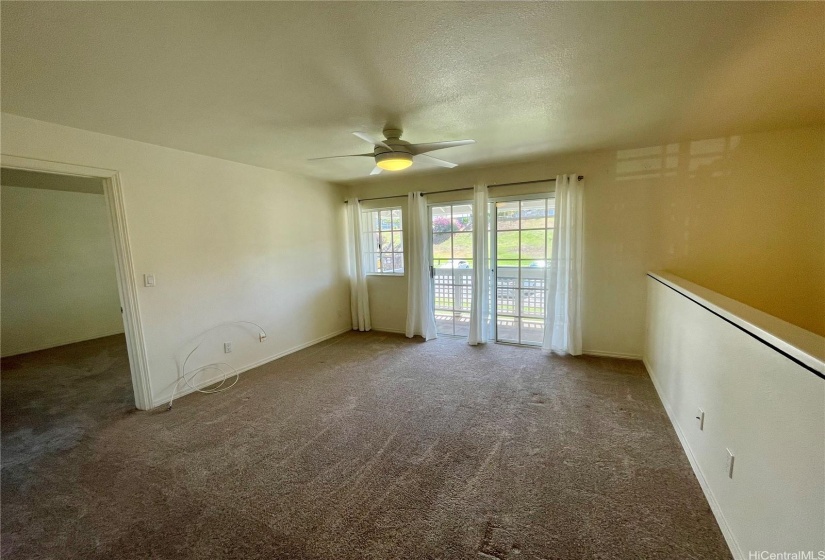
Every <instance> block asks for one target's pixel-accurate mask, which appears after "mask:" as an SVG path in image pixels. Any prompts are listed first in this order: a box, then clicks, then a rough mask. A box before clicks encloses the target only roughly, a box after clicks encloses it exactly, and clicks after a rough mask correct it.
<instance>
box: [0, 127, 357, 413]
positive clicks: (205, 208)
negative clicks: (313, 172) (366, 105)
mask: <svg viewBox="0 0 825 560" xmlns="http://www.w3.org/2000/svg"><path fill="white" fill-rule="evenodd" d="M2 119H3V121H2V125H3V127H2V151H3V153H4V154H11V155H15V156H20V157H28V158H36V159H43V160H49V161H57V162H63V163H70V164H75V165H82V166H88V167H98V168H103V169H113V170H117V171H119V172H120V174H121V180H122V188H123V196H124V206H125V211H126V221H127V224H128V227H129V236H130V238H129V244H130V247H131V250H132V258H133V261H134V267H135V275H136V281H137V283H138V286H139V288H138V305H139V307H140V317H141V321H142V324H143V333H144V338H145V343H146V352H147V358H148V367H149V374H150V380H151V390H152V395H153V399H154V402H155V403H156V404H159V403H160V402H163V401H164V400H167V399H168V397H169V395H170V393H171V391H172V387H173V385H174V383H175V381H176V379H177V374H178V361H180V360H181V358H180V354H181V351H182V349H184V348H187V347H191V346H190V345H191V344H192V341H193V340H197V338H198V337H199V336H200V335H201V333H203V332H204V331H205V330H207V329H209V328H211V327H213V326H215V325H218V324H220V323H223V322H225V321H233V320H249V321H254V322H256V323H259V324H260V325H262V326H263V327H264V328H265V329H266V331H267V332H268V335H269V336H268V340H267V341H266V342H264V343H260V342H258V340H257V337H256V336H252V335H248V336H244V337H243V338H241V335H235V337H234V339H233V342H234V347H235V348H234V351H233V353H232V354H231V355H228V356H227V355H222V354H220V352H221V342H222V340H221V339H220V338H218V339H217V340H216V341H214V343H213V344H211V346H210V348H209V349H208V350H209V351H210V352H214V353H215V354H216V355H218V356H221V357H222V358H226V360H225V361H229V362H230V363H231V364H232V365H233V366H234V367H236V368H244V367H247V366H249V365H252V364H256V363H260V362H262V361H266V360H267V359H270V358H272V357H273V356H277V355H279V354H282V353H284V352H288V351H290V350H292V349H295V348H296V347H299V346H302V345H305V344H308V343H311V342H313V341H316V340H319V339H322V338H323V337H326V336H329V335H331V334H334V333H337V332H340V331H342V330H345V329H348V328H349V321H350V319H349V317H350V314H349V313H350V312H349V289H348V282H347V278H346V268H345V264H346V263H345V255H346V250H345V246H344V236H343V231H344V221H343V220H344V205H343V204H342V200H343V192H342V190H341V188H340V187H337V186H334V185H330V184H329V183H325V182H322V181H317V180H312V179H307V178H304V177H300V176H296V175H290V174H286V173H281V172H277V171H272V170H269V169H261V168H257V167H252V166H249V165H243V164H238V163H233V162H229V161H225V160H220V159H216V158H211V157H206V156H200V155H196V154H191V153H188V152H181V151H179V150H173V149H168V148H162V147H160V146H154V145H151V144H144V143H141V142H135V141H131V140H125V139H122V138H116V137H113V136H106V135H102V134H97V133H93V132H87V131H82V130H78V129H73V128H68V127H64V126H59V125H55V124H51V123H45V122H42V121H35V120H31V119H26V118H22V117H18V116H14V115H9V114H3V115H2ZM146 273H154V274H155V275H156V278H157V286H156V287H154V288H144V287H143V274H146ZM247 334H248V333H247ZM207 354H208V353H207ZM204 359H208V360H209V361H208V362H206V363H209V362H212V361H215V359H214V355H206V354H205V355H204ZM196 365H202V364H196Z"/></svg>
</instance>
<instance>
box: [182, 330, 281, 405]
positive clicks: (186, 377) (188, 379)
mask: <svg viewBox="0 0 825 560" xmlns="http://www.w3.org/2000/svg"><path fill="white" fill-rule="evenodd" d="M240 324H247V325H255V326H256V327H258V330H259V331H260V333H258V339H259V340H260V341H261V342H263V341H264V340H266V336H267V335H266V331H265V330H264V329H263V327H261V325H259V324H257V323H253V322H252V321H230V322H228V323H221V324H220V325H215V326H214V327H212V328H211V329H209V330H206V331H204V332H203V333H201V339H200V341H198V344H197V345H196V346H195V347H194V348H193V349H192V351H191V352H189V354H187V355H186V359H185V360H184V361H183V366H182V367H181V376H180V378H179V379H178V382H177V383H175V387H174V388H173V389H172V398H171V399H169V406H168V407H167V409H166V410H171V409H172V403H173V402H174V401H175V394H176V393H177V391H178V387H180V382H181V381H183V382H184V383H186V385H187V386H188V387H189V388H190V389H192V390H193V391H197V392H198V393H205V394H207V395H210V394H212V393H221V392H223V391H226V390H229V389H231V388H232V387H234V386H235V384H236V383H237V382H238V379H240V375H241V374H240V373H238V370H236V369H235V368H234V367H232V366H231V365H229V364H227V363H226V362H214V363H211V364H206V365H205V366H201V367H199V368H196V369H193V370H192V371H189V372H187V371H186V364H187V363H188V362H189V358H191V357H192V354H194V353H195V352H196V351H197V350H198V348H200V347H201V345H202V344H203V340H204V338H206V335H207V334H209V333H210V332H212V331H214V330H215V329H218V328H220V327H225V326H227V325H240ZM224 366H225V367H227V368H229V370H231V371H227V370H225V369H224ZM209 369H217V370H218V371H220V372H221V374H222V377H221V379H220V383H218V380H217V379H215V381H213V382H212V383H210V384H209V385H207V386H211V385H214V384H215V383H218V385H217V386H216V387H212V388H211V389H201V388H199V387H195V386H194V385H192V378H194V377H195V376H196V375H197V374H199V373H201V372H204V371H206V370H209ZM231 377H234V378H235V379H234V381H232V383H231V384H230V385H226V386H224V383H226V380H227V379H229V378H231Z"/></svg>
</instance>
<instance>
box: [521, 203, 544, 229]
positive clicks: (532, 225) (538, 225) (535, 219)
mask: <svg viewBox="0 0 825 560" xmlns="http://www.w3.org/2000/svg"><path fill="white" fill-rule="evenodd" d="M544 213H545V201H544V199H541V200H522V201H521V229H544V224H545V218H544Z"/></svg>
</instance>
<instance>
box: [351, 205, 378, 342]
mask: <svg viewBox="0 0 825 560" xmlns="http://www.w3.org/2000/svg"><path fill="white" fill-rule="evenodd" d="M347 241H348V243H347V247H348V249H349V286H350V310H351V311H352V329H353V330H356V331H368V330H370V329H371V328H372V325H370V300H369V295H368V294H367V273H366V270H364V247H363V245H364V235H363V233H362V232H361V203H360V202H359V201H358V199H357V198H350V199H349V200H347Z"/></svg>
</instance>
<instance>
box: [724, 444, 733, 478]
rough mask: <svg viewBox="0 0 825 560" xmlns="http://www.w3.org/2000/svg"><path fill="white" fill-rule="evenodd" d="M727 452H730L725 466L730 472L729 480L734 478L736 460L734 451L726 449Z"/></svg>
mask: <svg viewBox="0 0 825 560" xmlns="http://www.w3.org/2000/svg"><path fill="white" fill-rule="evenodd" d="M725 451H727V452H728V456H727V462H726V465H725V467H726V468H727V470H728V478H733V460H734V456H733V451H731V450H730V449H725Z"/></svg>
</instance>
